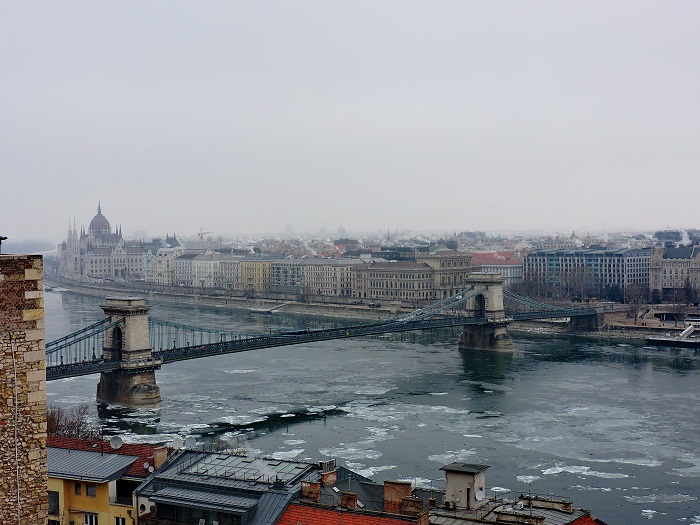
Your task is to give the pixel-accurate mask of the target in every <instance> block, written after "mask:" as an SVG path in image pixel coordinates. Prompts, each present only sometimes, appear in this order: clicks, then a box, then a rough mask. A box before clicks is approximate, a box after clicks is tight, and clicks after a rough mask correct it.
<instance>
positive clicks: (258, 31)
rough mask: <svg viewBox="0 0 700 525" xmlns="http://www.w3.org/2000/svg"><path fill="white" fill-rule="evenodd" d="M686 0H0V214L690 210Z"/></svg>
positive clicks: (435, 218)
mask: <svg viewBox="0 0 700 525" xmlns="http://www.w3.org/2000/svg"><path fill="white" fill-rule="evenodd" d="M699 22H700V2H697V1H694V0H692V1H691V0H688V1H675V2H674V1H664V2H659V1H654V2H644V1H640V0H633V1H627V2H623V1H610V0H604V1H585V2H583V1H582V2H561V1H553V2H543V1H542V2H534V1H513V2H500V1H493V0H489V1H480V2H473V1H464V0H462V1H456V2H446V1H445V2H440V1H436V2H432V1H431V2H427V1H423V2H411V1H405V0H401V1H376V0H373V1H358V0H353V1H352V2H329V1H315V2H310V1H298V2H294V1H278V2H264V1H258V0H256V1H250V2H233V1H227V2H223V1H222V2H214V1H211V2H194V1H192V2H176V1H172V0H168V1H154V0H149V1H148V2H140V1H139V2H135V1H134V2H126V1H119V2H106V1H105V2H93V1H90V2H87V1H86V2H67V1H61V2H51V1H45V2H32V1H18V2H3V3H2V4H0V71H1V77H0V169H1V170H2V181H1V182H2V186H0V234H1V235H6V236H8V237H12V238H14V239H22V238H39V239H50V240H52V241H60V240H61V239H63V238H64V237H65V233H66V229H67V225H68V220H69V218H70V219H72V218H75V219H76V222H77V224H78V227H80V225H85V226H86V227H87V225H88V224H89V222H90V220H91V218H92V217H93V216H94V214H95V212H96V208H97V203H98V199H99V200H101V203H102V211H103V213H104V215H105V216H106V217H107V218H108V219H109V220H110V222H111V223H112V226H113V227H114V226H115V225H117V224H121V225H122V228H123V231H124V234H125V235H126V234H129V235H130V234H131V232H133V231H134V230H146V231H147V232H148V234H149V235H164V234H165V233H167V232H173V231H175V232H177V233H178V234H182V235H186V234H194V233H195V232H197V231H199V229H200V227H201V228H204V229H205V230H212V231H214V232H216V234H215V235H217V234H225V233H244V232H245V233H255V232H277V231H282V230H283V228H284V225H286V224H290V225H293V226H294V229H295V230H296V231H298V232H303V231H311V232H316V231H318V230H319V229H320V228H321V227H323V226H324V224H325V226H326V228H327V229H328V230H329V231H331V232H334V231H335V230H336V229H337V228H338V226H341V225H342V226H344V227H345V228H346V229H347V230H348V232H356V231H367V230H384V231H386V230H387V229H390V230H392V231H393V230H395V229H397V228H402V229H403V228H411V229H415V230H444V231H455V230H456V231H461V230H473V229H479V230H492V231H493V230H516V229H519V230H524V229H529V228H533V229H547V230H560V231H571V230H572V229H576V230H577V231H580V230H589V231H596V230H600V229H601V228H604V229H615V228H619V227H638V228H646V229H654V228H660V227H667V226H674V227H700V213H699V210H698V202H699V199H698V194H699V192H698V190H700V178H699V177H698V168H699V167H700V162H699V161H700V140H699V139H700V104H699V103H698V98H699V97H700V31H699V30H698V23H699Z"/></svg>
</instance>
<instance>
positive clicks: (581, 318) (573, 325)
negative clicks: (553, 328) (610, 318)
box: [567, 313, 605, 332]
mask: <svg viewBox="0 0 700 525" xmlns="http://www.w3.org/2000/svg"><path fill="white" fill-rule="evenodd" d="M604 324H605V321H604V319H603V314H601V313H595V314H591V315H577V316H575V317H574V316H572V317H570V318H569V323H568V325H567V328H568V329H569V330H572V331H585V332H595V331H597V330H599V329H600V327H601V326H603V325H604Z"/></svg>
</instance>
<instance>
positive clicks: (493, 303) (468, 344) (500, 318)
mask: <svg viewBox="0 0 700 525" xmlns="http://www.w3.org/2000/svg"><path fill="white" fill-rule="evenodd" d="M467 284H471V285H473V286H474V289H475V290H481V289H484V288H485V290H484V291H483V292H482V293H480V294H478V295H476V296H474V297H472V298H471V299H469V300H468V301H467V302H466V315H467V316H470V317H478V318H485V319H486V320H487V322H486V323H485V324H482V325H466V326H465V327H464V331H463V332H462V334H461V335H460V336H459V348H460V349H468V348H481V349H487V350H498V351H506V352H512V351H513V341H512V340H511V338H510V335H508V330H507V327H508V323H509V322H510V321H511V320H510V319H509V318H508V317H506V314H505V310H504V308H503V277H502V276H501V275H499V274H495V273H483V272H474V273H470V274H469V275H468V276H467Z"/></svg>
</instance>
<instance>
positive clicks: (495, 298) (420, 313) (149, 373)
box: [46, 273, 597, 406]
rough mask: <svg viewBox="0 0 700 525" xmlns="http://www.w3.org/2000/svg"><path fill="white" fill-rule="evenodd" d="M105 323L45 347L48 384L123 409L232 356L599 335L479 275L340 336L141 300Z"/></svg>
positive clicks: (492, 344) (580, 319) (119, 307)
mask: <svg viewBox="0 0 700 525" xmlns="http://www.w3.org/2000/svg"><path fill="white" fill-rule="evenodd" d="M101 308H102V309H103V311H104V312H105V318H104V319H103V320H101V321H99V322H97V323H94V324H92V325H90V326H87V327H85V328H83V329H81V330H78V331H77V332H74V333H72V334H69V335H66V336H65V337H61V338H60V339H57V340H55V341H51V342H49V343H47V344H46V364H47V367H46V380H47V381H51V380H55V379H63V378H67V377H75V376H81V375H90V374H96V373H100V382H99V384H98V387H97V399H98V400H100V401H105V402H110V403H121V404H126V405H139V406H142V405H153V404H157V403H158V402H159V401H160V390H159V388H158V386H157V384H156V381H155V371H156V370H157V369H159V368H160V367H161V366H163V365H166V364H169V363H174V362H177V361H183V360H187V359H198V358H202V357H211V356H216V355H222V354H230V353H235V352H246V351H250V350H258V349H263V348H272V347H278V346H287V345H296V344H304V343H313V342H317V341H327V340H331V339H343V338H351V337H361V336H372V335H379V334H386V333H391V332H406V331H414V330H432V329H437V328H446V327H454V326H459V327H462V329H463V331H462V334H461V336H460V340H459V347H460V348H465V349H466V348H489V349H493V350H501V351H502V350H505V351H509V350H511V348H512V342H511V340H510V337H509V336H508V333H507V325H508V324H509V323H510V322H513V321H527V320H538V319H548V318H549V319H551V318H569V319H570V320H571V321H570V322H571V323H572V324H574V325H575V327H576V328H586V327H587V328H594V327H595V326H596V324H597V314H596V311H595V310H594V309H590V308H562V307H558V306H555V305H551V304H546V303H541V302H538V301H534V300H532V299H529V298H526V297H522V296H519V295H516V294H514V293H512V292H508V291H503V279H502V277H501V276H500V275H496V274H483V273H475V274H471V275H470V283H469V286H467V287H466V288H465V289H464V290H462V291H461V292H459V293H458V294H456V295H454V296H452V297H450V298H448V299H444V300H442V301H438V302H436V303H434V304H432V305H430V306H427V307H425V308H420V309H417V310H415V311H413V312H410V313H404V314H401V315H398V316H396V317H394V318H392V319H388V320H386V321H380V322H373V323H366V324H348V326H344V327H340V328H329V329H319V330H288V331H282V332H279V333H234V332H227V331H222V330H214V329H207V328H201V327H193V326H188V325H184V324H180V323H174V322H171V321H165V320H160V319H156V318H153V317H150V316H149V315H148V311H149V310H150V307H149V306H147V305H146V302H145V299H142V298H138V297H108V298H107V300H106V302H105V304H104V305H101Z"/></svg>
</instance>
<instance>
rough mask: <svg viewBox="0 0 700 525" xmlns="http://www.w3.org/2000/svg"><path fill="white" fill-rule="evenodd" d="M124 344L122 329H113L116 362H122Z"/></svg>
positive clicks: (116, 327) (117, 327)
mask: <svg viewBox="0 0 700 525" xmlns="http://www.w3.org/2000/svg"><path fill="white" fill-rule="evenodd" d="M123 344H124V336H123V334H122V329H121V327H119V326H115V327H114V328H113V329H112V348H113V349H114V355H115V359H116V361H121V360H122V346H123Z"/></svg>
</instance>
